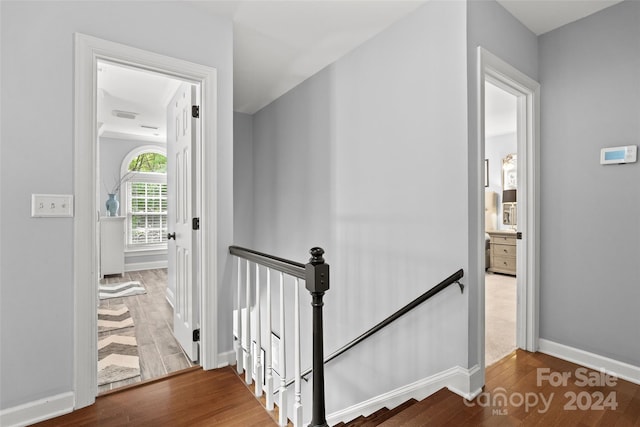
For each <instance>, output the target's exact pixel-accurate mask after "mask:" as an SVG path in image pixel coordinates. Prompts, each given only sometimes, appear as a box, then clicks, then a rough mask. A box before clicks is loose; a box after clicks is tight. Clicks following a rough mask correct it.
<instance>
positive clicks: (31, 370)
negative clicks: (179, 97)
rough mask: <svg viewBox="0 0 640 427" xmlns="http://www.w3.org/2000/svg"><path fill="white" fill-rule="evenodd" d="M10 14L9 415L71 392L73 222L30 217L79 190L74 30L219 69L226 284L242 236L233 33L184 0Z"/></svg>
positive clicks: (54, 6)
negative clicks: (42, 199)
mask: <svg viewBox="0 0 640 427" xmlns="http://www.w3.org/2000/svg"><path fill="white" fill-rule="evenodd" d="M0 7H1V8H2V13H1V14H2V16H1V19H2V21H1V27H2V28H1V31H2V33H1V35H2V41H1V49H0V50H1V56H2V67H3V68H2V76H1V78H2V80H1V82H0V83H1V86H2V90H1V103H2V121H1V129H2V135H1V136H2V158H1V159H0V162H1V163H0V166H1V167H0V174H1V185H2V187H1V189H0V190H1V191H0V194H1V197H2V206H1V212H0V214H1V218H2V224H1V225H0V231H1V235H2V239H1V242H0V245H1V256H2V258H1V260H0V261H1V262H0V265H1V266H2V271H1V272H0V280H1V283H2V285H1V292H2V294H1V298H0V322H1V326H0V334H1V342H2V346H1V347H0V372H2V375H1V376H0V409H5V408H9V407H13V406H16V405H19V404H22V403H25V402H30V401H34V400H36V399H40V398H45V397H48V396H52V395H56V394H58V393H63V392H69V391H72V384H73V363H74V358H73V354H74V342H73V315H74V294H73V220H72V219H70V218H52V219H32V218H30V198H31V194H32V193H63V194H64V193H66V194H72V193H73V191H74V185H73V82H74V79H73V64H74V63H73V52H74V51H73V33H74V32H76V31H77V32H81V33H84V34H89V35H93V36H96V37H100V38H104V39H107V40H111V41H115V42H120V43H124V44H127V45H131V46H135V47H138V48H142V49H146V50H150V51H153V52H158V53H161V54H165V55H169V56H174V57H177V58H181V59H185V60H189V61H193V62H196V63H200V64H204V65H208V66H212V67H216V68H217V69H218V79H219V80H218V96H219V100H218V117H217V126H218V134H217V136H218V144H219V150H218V153H217V156H218V159H219V163H218V164H217V165H215V167H217V168H218V171H219V176H220V177H221V179H219V187H218V195H219V199H220V200H221V203H220V206H219V207H218V219H219V221H220V222H219V224H218V225H217V228H218V231H217V237H218V239H219V250H220V258H219V259H218V268H219V271H218V276H219V278H222V277H227V276H229V277H230V272H229V271H228V270H226V267H227V265H226V263H227V258H228V256H227V252H226V247H227V246H228V245H229V244H230V243H231V241H232V240H233V228H232V227H231V224H232V223H233V218H232V212H233V196H232V190H233V189H232V179H233V175H232V168H233V165H232V162H233V160H232V156H233V153H232V28H231V24H230V23H229V22H227V21H223V20H218V19H214V18H211V17H207V16H206V15H204V14H202V13H201V11H199V10H197V9H194V8H193V6H191V5H189V4H187V3H184V2H48V1H46V2H7V1H3V2H1V3H0ZM169 29H171V31H169ZM25 112H28V114H25ZM87 143H91V142H89V141H88V142H87ZM224 224H229V225H228V226H227V227H226V228H225V227H223V225H224ZM227 283H228V282H227ZM87 286H90V284H87ZM224 291H225V289H224V288H223V289H222V290H221V293H220V295H219V297H220V307H219V308H218V309H219V310H223V313H224V310H228V307H229V306H230V296H228V295H227V294H226V293H225V292H224ZM220 318H221V319H222V320H223V321H222V322H221V324H220V331H224V335H223V336H221V338H220V344H221V346H222V347H225V346H228V348H227V349H225V348H222V349H221V350H230V349H231V338H230V330H231V326H230V322H225V321H224V319H226V318H229V319H230V318H231V316H230V315H229V316H220ZM45 354H46V357H44V356H43V355H45Z"/></svg>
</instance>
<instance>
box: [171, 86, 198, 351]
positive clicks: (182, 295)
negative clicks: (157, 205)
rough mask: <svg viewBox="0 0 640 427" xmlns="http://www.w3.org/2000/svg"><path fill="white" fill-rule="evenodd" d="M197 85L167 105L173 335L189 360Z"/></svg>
mask: <svg viewBox="0 0 640 427" xmlns="http://www.w3.org/2000/svg"><path fill="white" fill-rule="evenodd" d="M195 98H196V87H195V86H194V85H190V84H188V83H183V84H182V85H181V86H180V87H179V88H178V90H177V91H176V93H175V95H174V97H173V98H172V99H171V101H170V102H169V105H168V106H167V120H169V121H170V123H171V125H170V126H167V129H168V130H169V132H170V134H167V199H168V200H167V202H168V203H167V205H168V212H167V221H168V228H169V235H170V236H173V238H172V239H169V240H168V242H167V244H168V255H169V265H170V266H173V268H170V269H169V283H170V286H171V287H172V289H173V291H174V298H175V301H174V305H173V334H174V335H175V337H176V339H177V340H178V343H179V344H180V345H181V346H182V348H183V349H184V351H185V353H186V354H187V356H188V357H189V358H190V359H191V360H192V361H194V362H195V361H197V360H198V343H197V342H195V341H194V339H193V332H194V330H195V329H196V328H197V327H198V323H199V319H198V317H197V314H198V310H197V298H198V292H197V290H196V289H195V288H196V284H197V276H196V277H194V275H193V274H192V272H194V271H197V270H196V268H197V265H196V263H195V259H196V256H197V253H196V250H195V249H196V248H195V245H194V243H195V242H194V240H195V239H194V237H195V236H194V233H197V231H194V230H193V229H192V220H193V217H194V214H195V213H196V212H197V210H196V207H195V206H194V203H193V202H194V199H195V198H194V197H192V194H193V184H194V180H193V175H194V172H195V170H194V169H195V168H194V165H195V164H196V162H195V161H194V160H195V159H194V157H195V150H194V147H195V142H196V136H197V133H198V125H197V123H196V120H197V119H196V118H193V117H192V114H191V107H192V105H195V102H194V101H195Z"/></svg>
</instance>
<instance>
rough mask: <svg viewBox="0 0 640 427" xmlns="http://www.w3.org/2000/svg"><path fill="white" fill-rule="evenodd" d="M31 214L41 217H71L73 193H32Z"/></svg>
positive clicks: (34, 216)
mask: <svg viewBox="0 0 640 427" xmlns="http://www.w3.org/2000/svg"><path fill="white" fill-rule="evenodd" d="M31 216H32V217H33V218H42V217H58V218H71V217H73V195H71V194H32V195H31Z"/></svg>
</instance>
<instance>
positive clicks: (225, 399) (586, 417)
mask: <svg viewBox="0 0 640 427" xmlns="http://www.w3.org/2000/svg"><path fill="white" fill-rule="evenodd" d="M545 368H549V371H548V372H547V371H541V370H540V369H545ZM580 368H581V367H580V366H579V365H575V364H573V363H569V362H566V361H563V360H560V359H557V358H554V357H551V356H547V355H544V354H541V353H527V352H525V351H522V350H516V351H514V352H513V353H511V354H510V355H509V356H507V357H506V358H504V359H502V360H500V361H499V362H497V363H495V364H494V365H492V366H490V367H489V368H487V384H486V386H485V388H484V390H483V393H482V394H481V395H480V396H478V397H477V398H476V399H474V400H473V401H471V402H468V401H465V400H463V399H462V397H460V396H458V395H456V394H454V393H452V392H450V391H449V390H447V389H442V390H440V391H438V392H437V393H435V394H433V395H432V396H430V397H429V398H427V399H425V400H423V401H421V402H407V403H406V404H404V405H401V407H400V408H399V409H398V410H396V411H393V410H392V411H387V412H386V413H385V414H383V415H382V416H370V417H367V418H359V419H357V420H354V421H352V422H350V423H347V424H346V425H348V426H349V425H350V426H356V425H357V426H377V425H380V426H385V427H391V426H408V427H413V426H420V427H422V426H436V427H437V426H541V427H542V426H544V427H547V426H548V427H553V426H557V427H565V426H606V427H609V426H640V385H636V384H632V383H630V382H627V381H623V380H615V381H614V382H615V385H614V384H612V383H611V381H612V379H609V381H610V385H606V384H605V385H586V386H581V385H580V382H581V381H582V379H583V378H592V379H594V378H597V377H599V373H598V372H594V371H586V370H585V371H584V372H583V371H579V369H580ZM583 369H584V368H583ZM545 372H546V373H548V374H551V373H556V374H553V375H552V377H553V378H559V375H562V374H564V375H565V376H566V375H567V374H570V375H571V376H570V377H568V378H567V381H566V385H556V386H554V385H553V381H550V380H549V379H550V378H552V377H549V376H545V375H542V376H541V374H544V373H545ZM594 375H595V376H594ZM541 379H542V380H541ZM540 380H541V381H540ZM539 382H540V384H538V383H539ZM598 393H603V396H605V397H606V396H608V395H610V394H611V393H613V394H612V396H613V397H614V398H613V399H611V400H609V401H608V403H611V405H609V404H607V401H606V400H603V401H600V399H599V398H598ZM572 394H575V395H576V396H582V397H579V398H578V399H577V400H575V402H572V399H571V395H572ZM499 395H502V396H505V397H506V400H504V399H503V400H500V399H496V397H497V396H499ZM534 395H536V396H537V401H535V402H534V399H533V396H534ZM519 396H522V399H520V398H519ZM587 396H588V397H587ZM543 398H544V401H545V402H550V403H549V404H548V405H547V404H545V403H543ZM526 402H529V406H527V404H526ZM598 402H599V403H600V404H601V406H603V408H602V409H598V406H595V407H594V406H593V405H596V404H597V403H598ZM614 403H615V405H614ZM587 404H588V405H587ZM572 405H575V408H574V407H573V406H572ZM585 405H586V406H585ZM580 406H583V407H584V408H583V409H580ZM613 406H615V408H614V407H613ZM36 425H38V426H98V425H99V426H105V427H110V426H123V425H132V426H147V425H148V426H151V425H153V426H172V427H173V426H178V427H180V426H268V425H276V423H275V422H274V421H273V419H272V418H271V417H270V416H269V414H268V413H267V412H266V410H264V408H263V406H262V405H261V404H260V403H259V402H258V400H257V399H256V398H255V397H254V396H253V394H252V392H251V391H250V390H249V389H248V388H247V387H246V386H245V384H244V382H243V381H242V379H241V378H240V377H238V376H237V375H236V374H235V371H234V370H233V368H231V367H226V368H222V369H218V370H215V371H202V370H197V371H192V372H188V373H184V374H178V375H176V376H173V377H170V378H167V379H164V380H160V381H157V382H154V383H151V384H144V385H140V386H138V387H133V388H131V389H127V390H124V391H119V392H118V391H117V392H113V393H110V394H108V395H104V396H100V397H98V398H97V400H96V403H95V404H94V405H92V406H90V407H87V408H83V409H80V410H78V411H76V412H74V413H71V414H68V415H64V416H62V417H58V418H55V419H52V420H49V421H46V422H43V423H40V424H36Z"/></svg>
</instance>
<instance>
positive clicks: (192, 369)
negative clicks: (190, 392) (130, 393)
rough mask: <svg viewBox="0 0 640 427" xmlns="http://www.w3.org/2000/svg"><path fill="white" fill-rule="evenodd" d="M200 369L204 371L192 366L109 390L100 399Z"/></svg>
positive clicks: (197, 366)
mask: <svg viewBox="0 0 640 427" xmlns="http://www.w3.org/2000/svg"><path fill="white" fill-rule="evenodd" d="M199 369H202V366H200V365H195V366H190V367H188V368H185V369H182V370H180V371H175V372H170V373H168V374H166V375H162V376H160V377H157V378H150V379H148V380H144V381H139V382H137V383H134V384H129V385H125V386H122V387H118V388H114V389H113V390H107V391H105V392H102V393H100V394H99V395H98V397H100V396H106V395H108V394H114V393H120V392H121V391H125V390H131V389H132V388H138V387H142V386H145V385H149V384H153V383H157V382H159V381H164V380H166V379H168V378H172V377H177V376H178V375H182V374H188V373H189V372H192V371H197V370H199Z"/></svg>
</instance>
